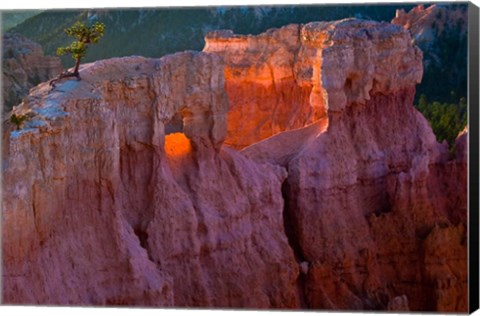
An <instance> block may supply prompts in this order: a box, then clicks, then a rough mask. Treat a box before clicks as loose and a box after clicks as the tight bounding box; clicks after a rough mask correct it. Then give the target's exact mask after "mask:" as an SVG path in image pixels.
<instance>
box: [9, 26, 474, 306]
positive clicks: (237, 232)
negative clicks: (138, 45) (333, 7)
mask: <svg viewBox="0 0 480 316" xmlns="http://www.w3.org/2000/svg"><path fill="white" fill-rule="evenodd" d="M206 43H207V44H206V47H205V51H206V52H202V53H194V52H186V53H179V54H175V55H171V56H167V57H164V58H161V59H145V58H141V57H130V58H122V59H111V60H105V61H99V62H96V63H93V64H89V65H85V66H84V67H83V68H82V69H81V76H82V78H83V79H82V81H65V82H64V83H63V84H61V85H59V86H58V87H57V88H56V89H55V90H54V91H48V90H49V88H48V87H47V85H46V84H43V85H40V86H38V87H37V88H35V89H34V90H33V91H32V92H31V94H30V96H29V97H28V98H27V99H26V100H25V101H24V102H23V104H22V105H21V106H19V107H18V108H17V109H16V110H15V111H16V113H18V114H22V113H23V114H25V113H27V112H29V113H31V114H30V116H31V119H30V121H29V122H27V123H26V125H25V127H24V128H23V129H21V130H17V131H15V130H14V127H13V126H8V124H7V126H6V127H5V128H4V144H5V145H6V146H4V161H3V165H4V183H5V186H4V188H5V189H4V196H5V198H4V201H3V206H4V208H3V209H4V211H3V214H2V216H3V221H2V223H3V227H2V229H3V232H4V233H3V235H4V238H3V239H2V242H3V245H2V246H3V253H4V271H3V276H4V283H3V286H4V290H3V295H4V301H5V302H9V303H23V304H26V303H37V304H38V303H48V304H94V305H98V304H114V305H115V304H129V305H160V306H169V305H175V306H211V307H213V306H214V307H251V308H313V309H343V310H345V309H353V310H358V309H390V310H402V309H403V310H405V309H410V310H423V311H425V310H439V311H466V306H467V305H466V304H467V301H466V298H467V295H466V289H467V283H466V281H467V279H466V272H467V263H466V262H467V261H466V233H465V232H466V160H465V159H464V157H465V152H466V151H465V148H466V146H463V147H462V144H464V143H465V141H466V135H467V134H466V132H465V133H464V134H462V135H460V136H459V138H458V140H457V142H458V148H459V151H458V156H457V157H456V158H454V159H451V158H450V157H449V153H448V149H447V148H446V147H445V146H444V145H441V144H438V143H437V142H436V141H435V137H434V135H433V133H432V131H431V128H430V127H429V125H428V123H427V122H426V120H425V119H424V118H423V116H422V115H421V114H420V113H419V112H418V111H416V110H415V108H414V107H413V97H414V93H415V84H417V83H418V82H419V81H420V79H421V76H422V63H421V59H422V54H421V52H420V50H419V49H418V48H417V47H415V46H414V45H413V44H412V43H411V39H410V35H409V34H408V32H407V31H405V30H404V29H403V28H401V27H398V26H395V25H391V24H388V23H376V22H369V21H360V20H341V21H335V22H315V23H309V24H306V25H301V26H299V25H289V26H286V27H284V28H281V29H278V30H270V31H267V32H266V33H264V34H261V35H258V36H237V35H234V34H233V33H231V32H225V31H223V32H215V33H213V34H210V35H209V36H207V39H206ZM192 74H194V75H192ZM243 85H245V87H248V88H245V87H244V86H243ZM242 89H244V90H242ZM238 91H243V92H241V93H239V92H238ZM249 91H253V93H251V94H250V93H246V92H249ZM289 104H290V105H291V106H292V104H293V105H294V106H292V107H293V108H294V109H289V108H288V105H289ZM289 110H290V112H289ZM272 113H274V115H272ZM257 115H258V116H260V117H261V118H260V119H258V117H257ZM175 116H177V117H178V116H180V117H181V118H182V121H183V128H182V130H181V131H177V132H178V133H171V134H167V133H166V132H165V130H166V129H168V128H167V127H168V124H169V123H170V122H171V121H172V119H174V117H175ZM239 121H241V122H252V121H253V122H254V123H252V124H246V125H241V124H235V123H236V122H239ZM224 142H225V143H226V144H228V146H225V145H223V146H222V144H223V143H224ZM231 147H236V148H245V149H243V150H242V151H241V152H238V151H237V150H235V149H232V148H231ZM462 148H463V149H462ZM33 157H35V159H33ZM37 157H38V158H37ZM53 161H55V162H56V163H52V162H53ZM27 162H28V163H27ZM19 175H21V176H19ZM452 179H458V182H456V181H452ZM454 182H455V183H454ZM14 197H15V198H14ZM425 293H428V294H425Z"/></svg>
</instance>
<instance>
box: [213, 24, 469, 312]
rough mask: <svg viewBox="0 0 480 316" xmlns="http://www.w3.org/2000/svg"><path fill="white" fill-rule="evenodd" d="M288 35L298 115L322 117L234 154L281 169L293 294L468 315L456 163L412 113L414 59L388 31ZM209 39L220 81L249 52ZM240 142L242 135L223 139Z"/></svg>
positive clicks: (461, 175) (417, 75)
mask: <svg viewBox="0 0 480 316" xmlns="http://www.w3.org/2000/svg"><path fill="white" fill-rule="evenodd" d="M295 28H298V32H296V34H297V40H296V41H295V40H293V39H292V40H291V42H296V43H298V44H297V49H292V50H291V51H293V52H295V53H294V54H293V57H289V61H291V62H290V63H287V64H290V70H289V71H290V73H291V74H293V75H292V76H293V77H294V78H296V80H295V81H296V82H308V83H309V86H310V87H311V91H312V95H316V96H317V97H315V98H312V97H310V98H306V99H305V100H307V102H309V103H307V104H306V105H304V108H307V107H308V105H317V104H321V105H322V107H323V108H324V109H325V111H326V116H325V117H324V118H320V119H319V120H318V121H317V122H315V123H313V124H310V125H308V126H305V127H303V128H297V129H294V130H291V131H287V132H282V133H280V134H278V135H275V136H272V137H269V138H266V139H264V140H262V141H260V142H256V143H254V144H252V145H250V146H248V147H246V148H245V149H243V151H242V152H243V153H244V154H245V155H246V156H248V157H250V158H252V159H254V160H256V161H259V162H262V163H268V164H276V165H280V166H285V167H286V168H287V171H288V178H287V180H286V181H285V183H284V185H283V188H282V189H283V195H284V198H285V199H286V201H285V204H286V215H285V217H286V219H287V223H288V225H290V226H291V227H290V228H289V229H287V232H288V233H289V239H290V241H291V244H292V247H293V248H294V249H295V251H296V256H297V260H298V262H301V264H302V265H304V266H306V267H308V269H304V271H306V272H305V273H306V275H305V277H304V278H303V285H302V286H303V293H304V295H305V300H306V303H307V305H308V306H309V307H311V308H319V309H343V310H349V309H355V310H356V309H387V308H388V309H396V310H399V309H400V310H405V309H410V310H417V311H418V310H441V311H466V308H467V305H466V297H467V294H466V293H467V292H466V291H467V283H466V282H467V278H466V272H467V261H466V249H467V248H466V243H465V238H466V230H465V228H466V218H465V216H466V178H465V177H466V170H464V169H462V168H465V167H466V163H465V160H464V159H463V158H461V157H463V156H464V152H465V151H464V149H459V152H458V155H459V158H457V159H454V160H452V161H450V160H449V159H450V157H449V153H448V149H447V148H446V147H445V145H441V144H438V143H437V142H436V141H435V136H434V135H433V133H432V131H431V128H430V126H429V125H428V123H427V121H426V120H425V118H424V117H423V116H422V115H421V114H420V113H419V112H418V111H417V110H416V109H415V108H414V107H413V97H414V94H415V84H417V83H419V82H420V80H421V76H422V54H421V51H420V50H419V49H418V48H417V47H415V46H413V45H412V44H411V38H410V35H409V34H408V32H407V31H404V30H403V29H402V28H400V27H398V26H395V25H391V24H381V23H374V22H366V21H356V20H344V21H339V22H333V23H323V22H322V23H309V24H306V25H304V26H302V27H296V26H289V27H288V28H287V29H295ZM282 32H285V29H282V30H271V31H269V32H267V33H266V34H262V35H260V36H259V38H260V39H262V40H263V41H266V42H268V40H266V39H265V37H267V38H268V36H269V35H270V36H271V38H270V42H274V41H275V40H274V39H276V38H277V36H278V34H281V33H282ZM218 34H221V33H218V32H217V33H216V35H217V36H216V37H215V41H216V42H220V43H221V42H222V41H223V42H224V44H223V45H224V46H225V47H226V48H225V49H226V51H227V52H228V53H227V54H222V53H220V55H226V56H227V65H226V73H227V72H229V71H230V66H229V64H228V60H229V59H231V58H233V57H232V56H235V55H236V54H235V50H238V51H239V53H238V56H242V54H241V53H240V52H242V51H250V50H249V48H248V45H246V44H245V46H246V47H240V46H237V39H236V37H235V36H232V35H231V34H228V33H227V34H226V36H224V39H223V40H222V39H219V38H218ZM224 34H225V33H224ZM292 36H293V35H292ZM229 38H233V40H232V43H231V47H229V46H228V41H229ZM242 38H243V39H244V40H245V41H246V42H251V43H257V41H258V40H257V39H255V38H253V37H248V38H246V37H242ZM275 43H278V44H277V45H278V46H279V47H277V46H274V45H273V44H271V47H269V48H268V49H265V53H264V52H262V51H258V50H257V46H255V45H254V49H253V51H255V52H256V54H257V55H259V56H264V55H265V56H270V52H271V51H276V50H278V51H280V52H282V51H284V50H285V48H283V47H282V45H284V44H283V42H282V41H275ZM209 45H210V44H209V42H207V47H206V48H207V50H208V51H211V50H212V48H211V46H209ZM272 46H273V47H272ZM215 47H216V50H221V47H220V46H219V45H218V44H217V46H215ZM238 58H239V59H240V58H241V57H238ZM244 64H246V62H244ZM258 64H259V63H252V65H258ZM260 64H261V63H260ZM289 71H288V70H285V69H284V70H283V73H289ZM227 84H228V76H227ZM227 91H228V89H227ZM229 97H230V99H231V100H232V101H233V102H232V103H233V104H232V107H234V106H235V104H237V106H241V105H242V104H247V107H248V108H247V109H245V110H243V109H240V110H238V111H239V112H241V111H244V113H250V112H249V111H251V113H252V116H255V115H256V114H255V111H252V110H250V109H255V108H256V107H262V106H265V104H252V103H250V96H248V95H247V96H245V100H238V98H239V96H238V95H237V94H233V96H232V95H230V93H229ZM243 101H245V102H244V103H242V102H243ZM244 106H245V105H244ZM273 108H274V107H273ZM232 111H233V110H232ZM266 112H267V111H266ZM237 119H239V117H238V118H237ZM242 120H246V121H249V120H250V117H249V116H246V115H245V114H244V115H243V116H242ZM303 123H304V122H301V124H300V125H302V124H303ZM231 133H232V134H235V131H233V130H232V131H231ZM229 135H230V134H229ZM241 136H242V130H240V131H239V132H238V134H237V135H236V136H234V137H232V139H241ZM261 138H262V137H261V135H260V137H257V139H261ZM464 140H465V136H461V137H460V138H459V142H462V141H464ZM242 145H243V144H242ZM240 147H241V146H240ZM460 147H461V148H464V147H462V146H461V145H459V148H460ZM452 186H455V188H453V187H452ZM440 245H442V247H440ZM426 293H428V294H426Z"/></svg>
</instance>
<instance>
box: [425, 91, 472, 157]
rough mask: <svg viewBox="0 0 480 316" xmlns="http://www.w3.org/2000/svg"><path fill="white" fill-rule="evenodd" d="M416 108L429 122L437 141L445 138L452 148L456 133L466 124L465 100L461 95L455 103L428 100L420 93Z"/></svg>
mask: <svg viewBox="0 0 480 316" xmlns="http://www.w3.org/2000/svg"><path fill="white" fill-rule="evenodd" d="M417 109H418V110H419V111H420V112H422V114H423V115H424V116H425V118H426V119H427V120H428V122H429V123H430V126H431V127H432V130H433V132H434V133H435V136H436V137H437V141H439V142H443V141H444V140H446V141H447V142H448V144H449V146H450V148H453V146H454V144H455V138H457V136H458V133H459V132H460V131H462V130H463V129H464V128H465V126H466V125H467V100H466V99H465V98H463V97H462V98H460V100H459V101H458V102H457V103H440V102H437V101H433V102H429V101H428V100H427V98H426V97H425V95H424V94H422V95H421V96H420V98H419V100H418V105H417Z"/></svg>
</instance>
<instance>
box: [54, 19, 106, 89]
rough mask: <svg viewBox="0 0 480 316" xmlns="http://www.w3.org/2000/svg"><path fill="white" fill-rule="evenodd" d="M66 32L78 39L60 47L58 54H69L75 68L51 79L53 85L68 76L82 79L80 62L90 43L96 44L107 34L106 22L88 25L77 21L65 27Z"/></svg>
mask: <svg viewBox="0 0 480 316" xmlns="http://www.w3.org/2000/svg"><path fill="white" fill-rule="evenodd" d="M65 34H67V35H68V36H70V37H73V38H74V39H76V40H75V41H74V42H72V43H71V44H70V45H69V46H66V47H59V48H58V49H57V55H59V56H62V55H66V54H69V55H71V56H72V58H73V59H74V60H75V68H74V69H73V72H68V71H67V72H63V73H61V74H60V75H59V76H58V77H57V78H55V79H53V80H51V81H50V85H51V86H55V84H54V83H55V82H56V81H58V80H60V79H62V78H66V77H77V78H78V79H80V74H79V71H78V70H79V68H80V62H81V60H82V58H83V57H85V55H86V53H87V49H88V45H89V44H96V43H98V41H99V40H100V38H102V36H103V35H104V34H105V24H103V23H100V22H95V24H93V25H92V26H86V25H85V24H83V23H82V22H76V23H75V24H74V25H73V26H71V27H69V28H67V29H65Z"/></svg>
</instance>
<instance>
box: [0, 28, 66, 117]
mask: <svg viewBox="0 0 480 316" xmlns="http://www.w3.org/2000/svg"><path fill="white" fill-rule="evenodd" d="M2 51H3V53H2V67H3V68H2V82H3V90H2V92H3V102H4V106H3V111H10V110H11V109H12V107H13V106H14V105H17V104H19V103H20V101H21V99H22V98H23V97H24V96H26V95H27V94H28V91H29V89H30V88H32V87H34V86H36V85H37V84H39V83H40V82H43V81H46V80H48V79H51V78H53V77H54V76H56V75H58V74H59V73H60V72H61V71H62V65H61V63H60V58H58V57H50V56H44V54H43V50H42V47H41V46H40V45H39V44H37V43H35V42H32V41H30V40H29V39H27V38H26V37H24V36H22V35H20V34H17V33H13V34H12V33H6V34H5V35H4V36H3V40H2Z"/></svg>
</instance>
